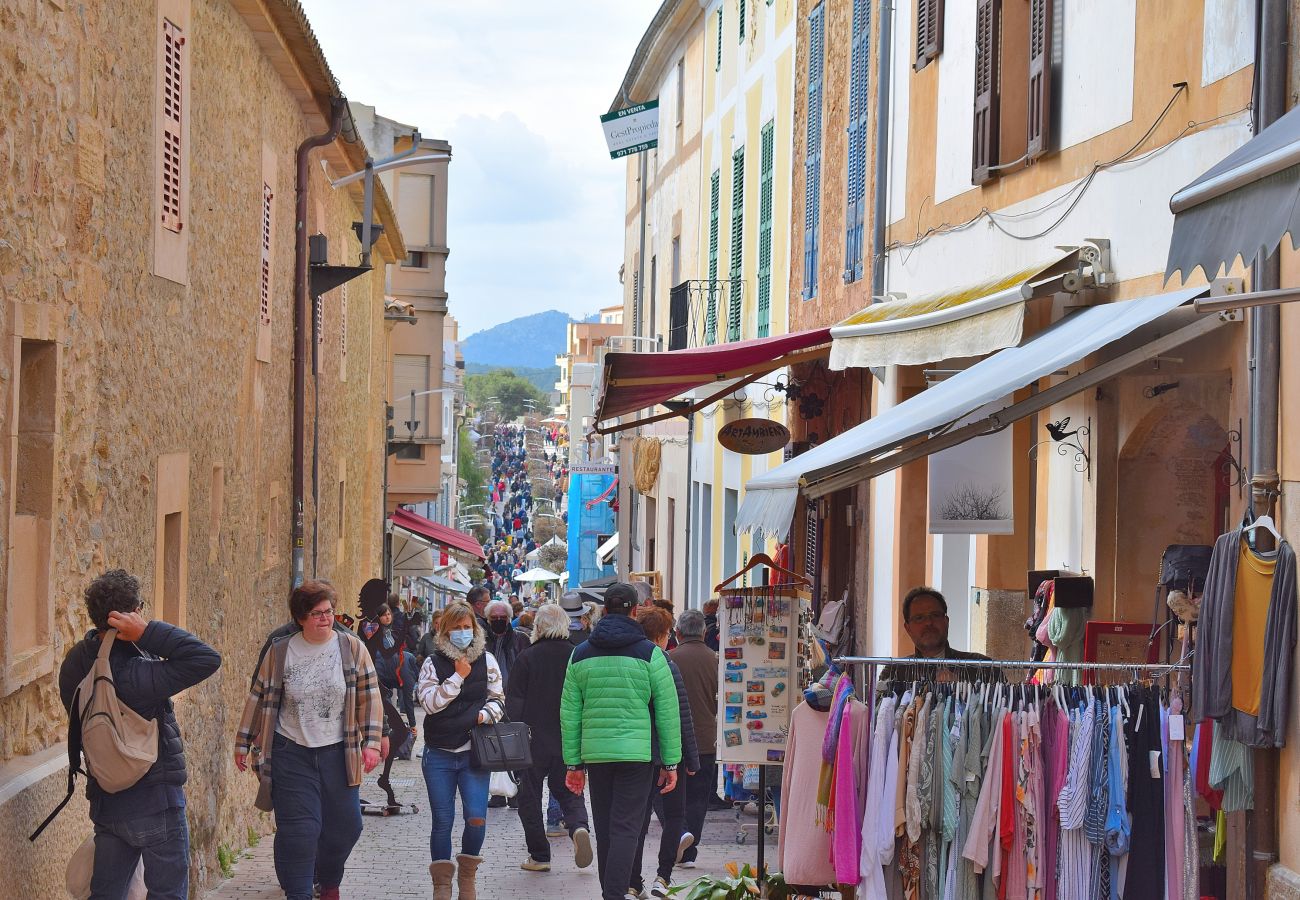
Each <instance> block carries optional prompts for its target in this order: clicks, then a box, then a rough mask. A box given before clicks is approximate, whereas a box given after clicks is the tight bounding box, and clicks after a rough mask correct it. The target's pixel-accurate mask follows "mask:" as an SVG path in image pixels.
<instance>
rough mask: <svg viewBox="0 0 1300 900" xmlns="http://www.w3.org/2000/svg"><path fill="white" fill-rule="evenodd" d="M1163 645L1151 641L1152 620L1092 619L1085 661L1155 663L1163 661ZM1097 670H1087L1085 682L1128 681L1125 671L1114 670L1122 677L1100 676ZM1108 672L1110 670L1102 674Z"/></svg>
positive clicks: (1086, 633)
mask: <svg viewBox="0 0 1300 900" xmlns="http://www.w3.org/2000/svg"><path fill="white" fill-rule="evenodd" d="M1159 653H1160V648H1159V647H1158V646H1156V645H1155V644H1154V643H1153V642H1152V641H1151V623H1150V622H1099V621H1092V622H1089V623H1088V624H1087V626H1086V627H1085V628H1084V631H1083V661H1084V662H1098V663H1133V664H1135V665H1140V664H1142V663H1153V662H1158V661H1159ZM1095 674H1097V673H1093V672H1084V673H1083V683H1084V684H1095V683H1098V682H1100V683H1103V684H1105V683H1107V682H1109V681H1117V680H1118V681H1124V680H1127V676H1124V673H1122V672H1119V673H1113V674H1115V675H1118V676H1121V677H1119V678H1100V679H1097V678H1095V677H1094V675H1095ZM1101 674H1106V673H1101Z"/></svg>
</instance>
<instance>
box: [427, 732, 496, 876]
mask: <svg viewBox="0 0 1300 900" xmlns="http://www.w3.org/2000/svg"><path fill="white" fill-rule="evenodd" d="M420 766H421V768H422V769H423V770H424V784H425V787H427V788H428V789H429V812H430V813H432V814H433V830H432V831H431V832H430V834H429V853H430V858H431V859H433V860H434V861H435V862H436V861H438V860H440V859H451V828H452V825H453V824H454V823H455V821H456V792H457V791H458V790H459V791H460V805H461V809H462V812H463V815H464V817H465V831H464V833H463V834H462V835H461V839H460V852H461V853H464V854H466V855H468V856H478V855H479V851H480V850H482V849H483V839H484V838H485V837H487V804H488V782H489V781H490V780H491V778H492V774H491V773H490V772H480V771H478V770H476V769H472V768H470V765H469V751H468V750H465V751H462V752H460V753H455V752H453V751H451V750H439V749H437V748H436V747H425V748H424V759H423V761H422V762H421V764H420Z"/></svg>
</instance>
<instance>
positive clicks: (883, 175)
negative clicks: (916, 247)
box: [871, 0, 894, 302]
mask: <svg viewBox="0 0 1300 900" xmlns="http://www.w3.org/2000/svg"><path fill="white" fill-rule="evenodd" d="M879 18H880V38H879V40H878V42H877V45H878V46H879V47H880V52H879V53H878V54H877V55H876V59H877V61H878V62H879V63H880V71H879V73H878V74H877V76H876V85H877V87H876V176H875V185H874V190H875V198H874V199H875V208H874V210H873V211H872V214H871V299H872V302H879V298H881V297H883V296H884V294H885V219H886V218H888V216H889V90H890V85H889V76H890V72H891V71H892V68H893V55H894V54H893V45H894V38H893V31H894V26H893V21H894V8H893V4H892V3H891V0H880V16H879Z"/></svg>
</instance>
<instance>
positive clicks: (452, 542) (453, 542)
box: [388, 506, 485, 559]
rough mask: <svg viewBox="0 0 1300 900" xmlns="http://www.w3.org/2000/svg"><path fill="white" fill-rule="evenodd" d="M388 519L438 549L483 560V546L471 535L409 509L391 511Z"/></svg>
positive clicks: (399, 508)
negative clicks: (445, 549) (453, 551)
mask: <svg viewBox="0 0 1300 900" xmlns="http://www.w3.org/2000/svg"><path fill="white" fill-rule="evenodd" d="M388 518H389V519H391V520H392V522H393V524H394V525H396V526H398V527H399V528H405V529H406V530H407V531H410V532H413V533H414V534H418V535H419V536H420V537H422V538H425V539H426V540H428V541H430V542H432V543H434V544H437V545H439V546H440V547H445V548H447V549H448V550H456V551H458V552H460V553H467V554H469V555H470V556H473V557H474V558H475V559H485V557H484V556H483V545H482V544H480V543H479V542H478V541H477V540H475V539H474V536H473V535H469V534H466V533H465V532H463V531H457V530H456V529H454V528H448V527H447V526H446V525H439V524H438V523H437V522H433V521H430V520H429V519H426V518H425V517H424V516H421V515H417V514H416V513H413V512H411V511H410V510H409V509H402V508H401V507H400V506H399V507H398V508H397V509H395V510H393V514H392V515H391V516H389V517H388Z"/></svg>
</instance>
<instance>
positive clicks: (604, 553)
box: [596, 533, 618, 566]
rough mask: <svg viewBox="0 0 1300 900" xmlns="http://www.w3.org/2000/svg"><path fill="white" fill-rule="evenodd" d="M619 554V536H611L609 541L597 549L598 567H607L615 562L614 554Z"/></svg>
mask: <svg viewBox="0 0 1300 900" xmlns="http://www.w3.org/2000/svg"><path fill="white" fill-rule="evenodd" d="M616 552H618V534H617V533H615V534H613V535H611V536H610V538H609V540H607V541H605V543H603V544H601V545H600V546H599V547H597V548H596V565H598V566H607V565H609V564H610V563H612V562H613V561H614V554H615V553H616Z"/></svg>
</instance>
